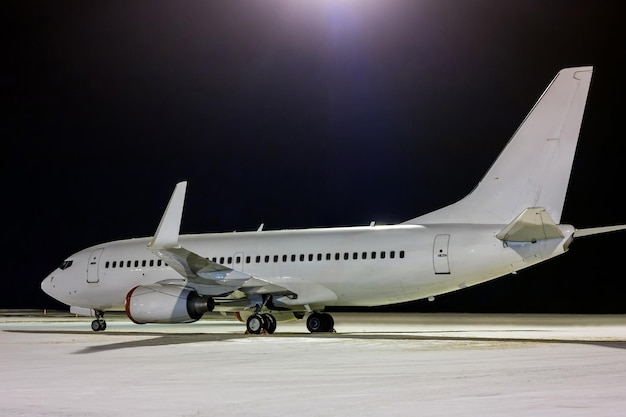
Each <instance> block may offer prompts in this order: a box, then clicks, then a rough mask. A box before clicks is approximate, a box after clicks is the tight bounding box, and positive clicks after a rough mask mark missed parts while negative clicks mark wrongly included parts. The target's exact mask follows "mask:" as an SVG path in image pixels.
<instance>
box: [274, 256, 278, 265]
mask: <svg viewBox="0 0 626 417" xmlns="http://www.w3.org/2000/svg"><path fill="white" fill-rule="evenodd" d="M276 262H278V255H274V263H276Z"/></svg>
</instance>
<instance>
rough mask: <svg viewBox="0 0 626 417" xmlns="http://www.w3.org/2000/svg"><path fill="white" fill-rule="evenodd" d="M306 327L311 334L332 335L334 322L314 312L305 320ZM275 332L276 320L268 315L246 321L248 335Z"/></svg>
mask: <svg viewBox="0 0 626 417" xmlns="http://www.w3.org/2000/svg"><path fill="white" fill-rule="evenodd" d="M306 327H307V329H309V331H310V332H311V333H334V332H335V328H334V327H335V320H334V319H333V316H331V315H330V314H328V313H318V312H314V313H311V314H310V315H309V317H308V318H307V320H306ZM275 331H276V318H275V317H274V316H273V315H271V314H269V313H263V314H261V313H255V314H253V315H251V316H250V317H248V320H247V321H246V333H248V334H261V333H267V334H273V333H274V332H275Z"/></svg>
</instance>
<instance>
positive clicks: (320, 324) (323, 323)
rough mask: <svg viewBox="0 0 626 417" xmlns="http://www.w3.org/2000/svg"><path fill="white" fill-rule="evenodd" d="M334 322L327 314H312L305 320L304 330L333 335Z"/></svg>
mask: <svg viewBox="0 0 626 417" xmlns="http://www.w3.org/2000/svg"><path fill="white" fill-rule="evenodd" d="M334 327H335V320H334V319H333V316H331V315H330V314H328V313H318V312H314V313H311V314H310V315H309V317H308V318H307V319H306V328H307V329H309V331H310V332H311V333H333V332H334V331H335V328H334Z"/></svg>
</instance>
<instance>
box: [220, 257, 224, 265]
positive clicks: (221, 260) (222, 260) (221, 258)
mask: <svg viewBox="0 0 626 417" xmlns="http://www.w3.org/2000/svg"><path fill="white" fill-rule="evenodd" d="M220 265H224V257H223V256H220Z"/></svg>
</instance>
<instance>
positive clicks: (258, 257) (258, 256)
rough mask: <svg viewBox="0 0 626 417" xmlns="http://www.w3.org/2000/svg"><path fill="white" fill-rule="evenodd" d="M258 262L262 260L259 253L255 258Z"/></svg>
mask: <svg viewBox="0 0 626 417" xmlns="http://www.w3.org/2000/svg"><path fill="white" fill-rule="evenodd" d="M255 261H256V263H260V262H261V255H257V256H256V258H255Z"/></svg>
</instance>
